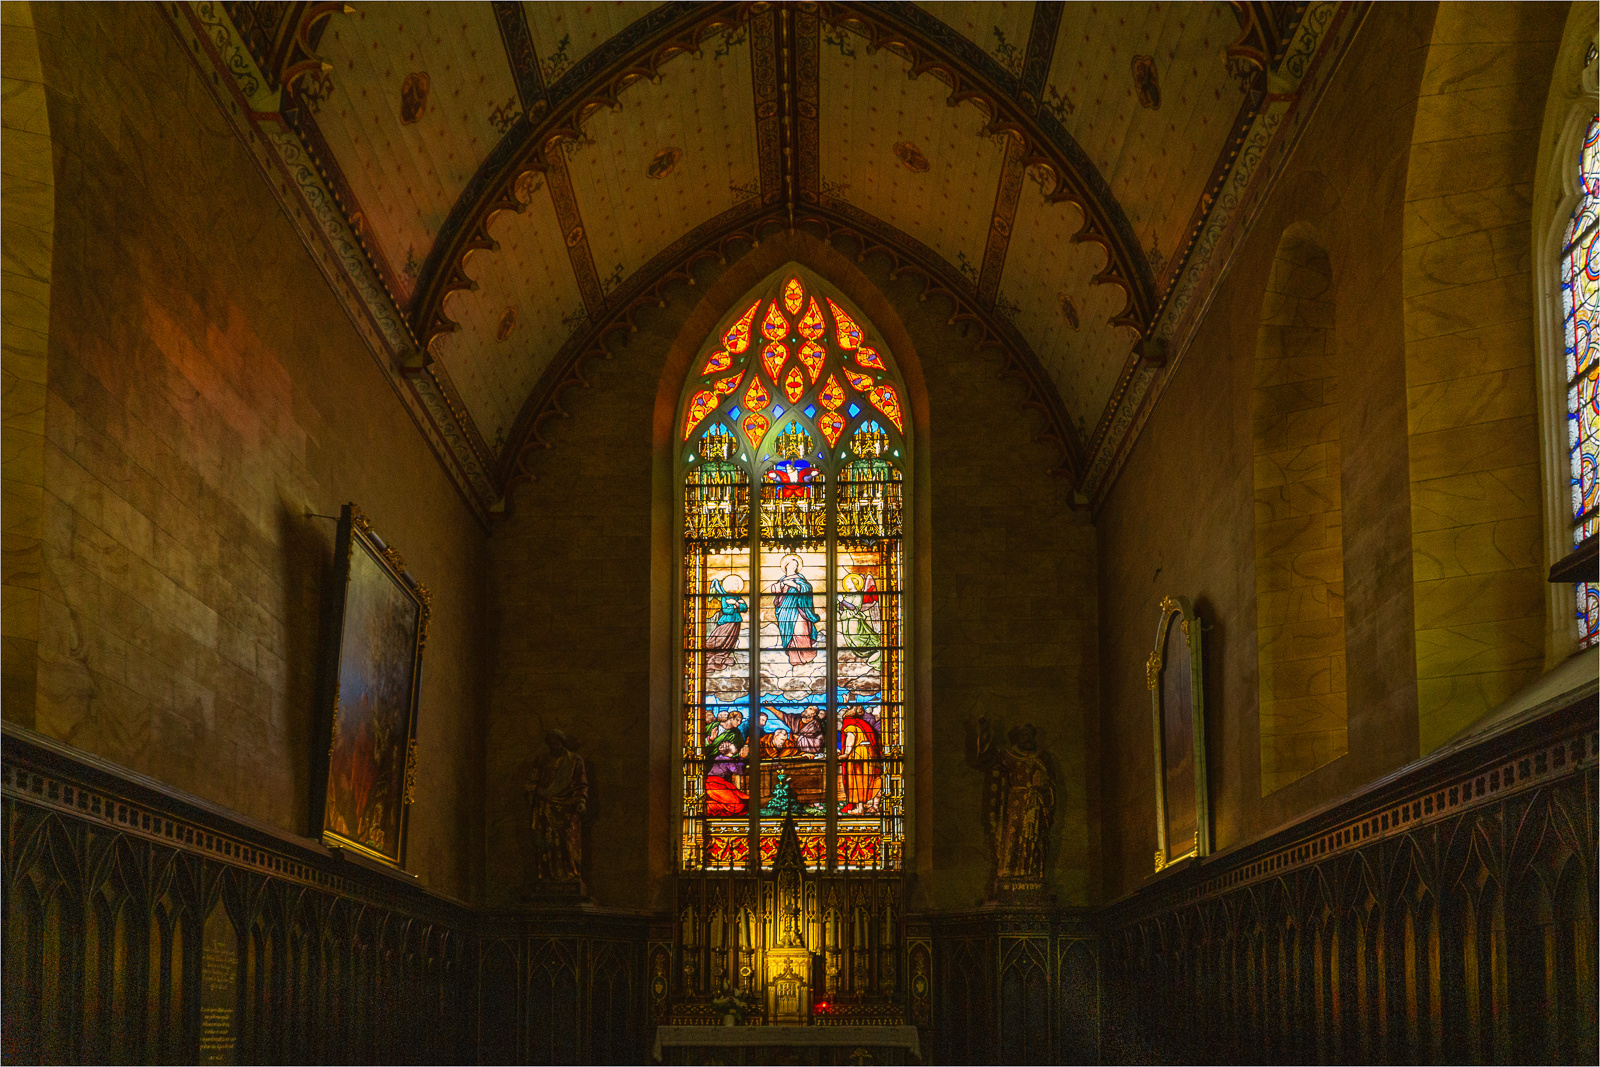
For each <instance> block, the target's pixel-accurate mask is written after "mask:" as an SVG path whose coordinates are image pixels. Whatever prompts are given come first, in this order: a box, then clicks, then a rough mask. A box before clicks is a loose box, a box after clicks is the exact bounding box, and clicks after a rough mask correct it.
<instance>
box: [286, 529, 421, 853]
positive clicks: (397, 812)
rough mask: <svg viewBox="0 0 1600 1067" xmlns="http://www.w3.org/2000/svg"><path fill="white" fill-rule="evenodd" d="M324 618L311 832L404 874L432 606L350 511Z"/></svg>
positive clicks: (416, 583) (337, 542)
mask: <svg viewBox="0 0 1600 1067" xmlns="http://www.w3.org/2000/svg"><path fill="white" fill-rule="evenodd" d="M325 610H326V618H325V620H324V628H323V641H324V646H323V662H322V678H323V683H322V696H321V701H320V704H321V708H320V711H321V714H320V721H321V734H320V737H321V741H322V742H323V743H321V744H319V745H318V746H317V752H318V753H319V754H320V759H319V760H318V764H319V765H318V766H317V767H315V768H314V773H313V775H312V783H313V798H312V805H311V809H312V818H313V820H314V832H317V833H320V835H321V837H322V840H323V842H324V843H325V844H328V845H332V846H336V847H339V848H345V849H349V850H351V851H352V852H355V853H358V854H360V855H363V856H366V857H368V858H370V859H374V860H378V861H379V862H382V863H385V864H388V865H390V866H393V867H403V866H404V865H405V855H406V821H407V819H406V817H407V814H408V811H409V808H410V805H411V802H412V799H413V796H414V793H415V788H416V744H417V742H416V731H417V704H418V697H419V692H420V689H421V682H422V650H423V648H424V646H425V645H426V644H427V640H428V615H429V612H430V601H429V597H428V590H427V588H426V587H425V586H424V585H423V584H422V583H421V582H419V581H417V580H416V579H415V578H413V577H412V576H411V573H410V572H409V571H407V570H406V568H405V561H404V560H402V559H401V558H400V554H399V553H398V552H396V551H395V550H394V549H393V548H390V547H389V546H388V545H387V544H385V543H384V541H383V538H381V537H379V536H378V534H377V533H376V532H375V531H374V530H373V529H372V524H371V523H370V522H368V521H367V518H366V516H364V515H362V514H361V509H360V508H358V507H356V506H355V505H354V504H346V505H345V506H344V508H343V510H342V511H341V512H340V513H339V532H338V536H337V539H336V540H335V542H334V567H333V582H332V588H331V590H330V593H329V596H328V598H327V603H326V608H325Z"/></svg>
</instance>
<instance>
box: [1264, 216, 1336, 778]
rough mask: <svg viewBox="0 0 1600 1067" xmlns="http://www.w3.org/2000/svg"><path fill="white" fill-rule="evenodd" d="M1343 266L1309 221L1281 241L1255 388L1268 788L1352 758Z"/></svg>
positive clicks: (1268, 292) (1268, 291) (1266, 308)
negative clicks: (1340, 364)
mask: <svg viewBox="0 0 1600 1067" xmlns="http://www.w3.org/2000/svg"><path fill="white" fill-rule="evenodd" d="M1333 322H1334V303H1333V272H1332V269H1331V267H1330V266H1329V262H1328V253H1327V251H1326V250H1325V249H1324V248H1323V246H1322V244H1321V243H1320V242H1319V241H1318V240H1317V238H1316V235H1315V234H1314V233H1313V232H1312V230H1311V229H1310V228H1309V227H1308V226H1306V225H1305V224H1303V223H1297V224H1295V225H1293V226H1291V227H1289V228H1288V229H1287V230H1286V231H1285V232H1284V235H1283V237H1282V239H1281V240H1280V241H1279V244H1278V250H1277V253H1276V255H1275V256H1274V259H1273V266H1272V273H1271V275H1270V277H1269V279H1268V281H1267V289H1266V295H1265V298H1264V300H1263V301H1262V306H1261V320H1260V325H1259V328H1258V331H1257V335H1256V359H1255V376H1254V385H1253V388H1252V392H1251V402H1250V414H1251V440H1252V444H1253V451H1254V455H1255V562H1256V641H1257V656H1258V667H1259V670H1258V683H1257V684H1258V696H1259V701H1260V703H1259V710H1260V738H1261V794H1262V795H1263V796H1266V795H1267V794H1269V793H1272V792H1275V791H1276V790H1278V789H1281V788H1282V787H1284V786H1286V785H1288V784H1289V783H1291V782H1293V781H1295V780H1297V779H1299V778H1302V777H1304V776H1305V775H1307V774H1310V773H1311V772H1312V771H1314V770H1316V769H1317V768H1318V767H1322V766H1324V765H1326V764H1328V763H1331V762H1332V761H1333V760H1335V759H1338V758H1339V757H1340V756H1342V755H1344V754H1345V752H1346V751H1347V746H1348V713H1347V708H1346V703H1345V639H1344V545H1343V527H1342V524H1341V497H1342V494H1341V492H1340V442H1339V377H1338V370H1337V366H1336V364H1335V361H1334V348H1333Z"/></svg>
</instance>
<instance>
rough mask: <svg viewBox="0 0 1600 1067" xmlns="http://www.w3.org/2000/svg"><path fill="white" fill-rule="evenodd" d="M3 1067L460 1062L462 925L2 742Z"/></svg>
mask: <svg viewBox="0 0 1600 1067" xmlns="http://www.w3.org/2000/svg"><path fill="white" fill-rule="evenodd" d="M4 737H5V750H4V758H3V765H0V796H3V811H4V818H5V828H4V839H3V845H0V847H3V850H4V860H5V869H4V879H5V881H4V897H3V911H4V914H3V917H0V923H3V926H0V929H3V930H4V938H5V949H4V951H5V956H4V967H5V982H4V998H3V1010H4V1016H3V1023H0V1025H3V1028H4V1056H5V1059H6V1060H7V1061H8V1062H12V1063H39V1062H46V1063H62V1062H75V1063H76V1062H89V1063H163V1062H166V1063H234V1062H239V1063H252V1062H253V1063H474V1062H476V1061H477V1033H476V1022H477V1018H476V1012H475V1011H474V1006H475V1003H476V1000H477V978H476V972H477V966H476V964H477V947H476V937H475V933H474V921H473V914H472V912H471V911H470V910H468V909H467V908H465V907H463V906H461V905H460V904H458V903H456V902H452V901H448V900H445V899H443V898H440V897H437V896H434V895H432V894H429V893H427V892H425V891H423V890H421V889H419V888H418V887H416V886H415V885H414V884H410V880H409V878H407V877H406V876H403V875H398V876H397V875H394V874H389V873H383V872H379V871H375V870H371V869H369V868H366V867H362V866H357V865H356V864H354V863H352V862H348V861H343V860H340V859H339V858H337V857H336V856H335V855H333V854H331V853H329V852H328V851H327V850H326V849H324V848H322V847H321V846H320V845H318V844H317V843H315V842H313V841H310V840H307V839H304V838H297V837H294V836H293V835H288V834H283V833H281V832H280V831H277V830H275V829H273V828H271V827H267V826H264V825H260V824H256V823H253V822H250V821H249V820H245V819H243V818H241V817H239V816H238V815H235V814H232V813H229V812H227V811H226V810H224V809H221V808H217V807H215V806H213V805H210V804H207V803H206V802H204V801H201V800H198V799H197V798H194V797H190V796H187V795H185V794H181V793H176V792H174V791H171V790H168V789H166V788H165V787H163V786H162V785H160V783H157V782H155V781H153V780H150V779H147V778H143V777H142V776H140V775H136V774H134V773H132V772H130V771H127V770H125V769H123V768H119V767H115V766H114V765H112V764H107V763H103V762H101V761H98V760H95V759H93V758H92V757H88V756H85V755H84V754H83V753H80V752H76V751H75V750H72V749H70V748H67V747H66V746H63V745H59V744H56V743H55V742H52V741H49V740H47V739H45V738H43V737H42V736H40V735H38V734H35V733H33V732H32V731H28V730H23V729H18V728H14V727H13V726H11V725H10V724H7V725H6V726H5V735H4Z"/></svg>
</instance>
